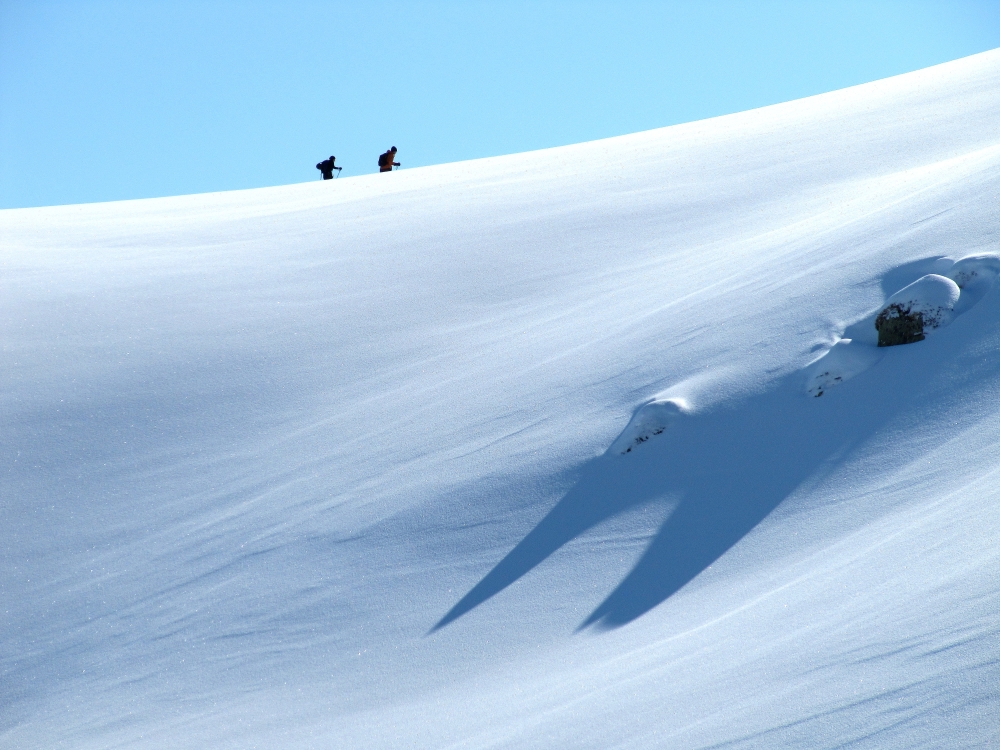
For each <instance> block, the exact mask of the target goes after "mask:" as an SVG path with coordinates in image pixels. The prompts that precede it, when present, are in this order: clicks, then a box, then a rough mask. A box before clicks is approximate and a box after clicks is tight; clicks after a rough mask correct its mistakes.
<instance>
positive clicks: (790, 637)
mask: <svg viewBox="0 0 1000 750" xmlns="http://www.w3.org/2000/svg"><path fill="white" fill-rule="evenodd" d="M998 122H1000V53H997V52H991V53H987V54H983V55H978V56H975V57H971V58H967V59H964V60H960V61H957V62H954V63H950V64H947V65H943V66H938V67H935V68H931V69H928V70H924V71H920V72H917V73H914V74H911V75H906V76H901V77H898V78H894V79H889V80H886V81H881V82H877V83H873V84H870V85H866V86H860V87H857V88H853V89H848V90H845V91H840V92H834V93H831V94H827V95H824V96H819V97H814V98H811V99H806V100H802V101H798V102H791V103H789V104H784V105H780V106H775V107H769V108H765V109H761V110H756V111H753V112H747V113H743V114H738V115H733V116H729V117H723V118H718V119H715V120H709V121H705V122H697V123H692V124H688V125H682V126H677V127H672V128H667V129H663V130H658V131H652V132H648V133H640V134H636V135H631V136H626V137H622V138H616V139H611V140H606V141H599V142H594V143H586V144H581V145H576V146H570V147H566V148H560V149H553V150H549V151H540V152H536V153H529V154H520V155H514V156H509V157H503V158H496V159H487V160H482V161H477V162H468V163H459V164H451V165H444V166H440V167H432V168H426V169H414V170H408V171H404V172H397V173H393V174H390V175H377V176H371V177H358V178H352V179H344V180H337V181H335V182H327V183H323V182H319V181H317V182H315V183H311V184H304V185H294V186H288V187H281V188H271V189H264V190H256V191H247V192H240V193H228V194H215V195H200V196H189V197H181V198H171V199H162V200H151V201H136V202H128V203H113V204H104V205H91V206H70V207H62V208H46V209H32V210H15V211H4V212H0V263H2V267H0V313H2V314H0V325H2V332H0V333H2V340H3V351H2V357H0V378H2V380H0V383H2V388H0V399H2V404H0V448H2V452H0V455H2V456H3V461H4V463H3V473H2V474H0V498H2V502H0V533H2V535H3V544H2V546H0V550H2V554H3V559H2V563H3V564H2V566H0V592H2V595H3V607H2V608H0V612H2V614H0V644H2V645H0V678H2V679H0V684H2V685H3V689H2V690H0V747H2V748H19V749H20V748H55V747H67V748H74V750H86V749H87V748H109V747H115V748H177V747H206V748H209V747H210V748H247V747H281V748H357V747H369V748H376V747H377V748H414V747H420V748H431V747H462V748H487V747H488V748H500V747H509V748H554V747H592V748H608V747H640V748H642V747H646V748H664V747H677V748H699V747H723V746H724V747H809V748H816V747H841V746H848V745H850V746H852V747H871V748H875V747H878V748H885V747H906V748H909V747H981V746H983V745H987V744H989V743H990V742H994V743H995V742H998V741H1000V712H998V711H997V710H996V706H997V704H998V701H1000V624H998V620H997V617H996V613H997V608H998V605H1000V575H998V563H1000V560H998V555H1000V547H998V545H997V539H998V538H1000V474H998V469H1000V397H998V396H1000V291H998V285H996V284H995V283H994V281H995V277H996V276H997V273H998V271H1000V260H998V258H997V256H998V253H1000V200H998V195H1000V131H998V129H997V123H998ZM925 277H931V279H932V280H931V282H921V283H922V284H923V286H919V285H918V287H916V288H917V289H924V286H926V285H927V284H928V283H930V284H931V285H932V286H934V285H936V286H935V288H936V289H937V290H938V291H942V290H951V291H949V292H948V295H945V296H946V297H947V299H946V300H945V304H944V305H943V306H942V305H941V304H939V305H938V308H939V309H940V312H941V317H940V318H939V319H938V320H937V323H938V324H939V325H938V327H937V328H934V329H928V334H927V335H926V337H925V338H924V339H923V340H920V341H917V342H916V343H913V344H909V345H905V346H891V347H881V348H880V347H878V346H877V343H878V340H877V336H878V332H877V330H876V328H875V325H874V323H875V319H876V317H877V315H878V314H879V312H880V311H881V310H882V309H884V308H885V307H886V305H887V304H888V303H889V301H890V300H891V299H892V298H893V295H896V294H897V293H898V292H900V291H901V290H904V289H908V288H910V285H911V284H913V283H914V282H917V281H918V280H920V279H924V278H925ZM952 283H954V288H953V287H952V286H950V284H952ZM955 288H957V289H958V290H959V291H958V296H957V299H952V298H953V297H954V296H955ZM925 291H926V290H925ZM910 292H913V288H910ZM907 294H908V295H909V296H913V295H911V294H910V293H909V292H908V293H907ZM949 295H950V296H949ZM931 296H933V295H931ZM917 297H919V299H917V298H914V299H910V300H909V302H912V303H914V304H916V303H917V302H920V303H921V304H923V302H926V301H927V299H929V297H927V296H926V295H924V294H923V292H921V295H917ZM939 302H940V300H939ZM946 318H950V322H948V324H947V325H946V326H945V325H943V324H944V323H945V322H947V321H946V320H945V319H946ZM823 373H826V374H825V375H824V374H823ZM817 389H818V390H819V391H821V392H822V394H823V397H822V398H815V396H817V395H820V393H819V392H817ZM629 449H630V450H629Z"/></svg>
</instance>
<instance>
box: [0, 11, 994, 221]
mask: <svg viewBox="0 0 1000 750" xmlns="http://www.w3.org/2000/svg"><path fill="white" fill-rule="evenodd" d="M995 47H1000V2H998V1H997V0H990V1H988V2H984V1H982V0H980V1H973V0H948V1H947V2H938V1H931V0H925V1H923V2H921V0H909V1H908V2H878V0H868V1H867V2H809V1H808V0H799V1H798V2H711V1H707V2H695V1H694V0H690V1H688V2H659V3H638V2H636V3H631V2H627V1H621V0H619V2H614V3H610V2H609V3H596V2H594V3H588V2H572V3H569V2H566V3H558V2H503V3H501V2H496V3H477V2H441V3H433V2H422V3H357V2H354V3H334V2H296V1H295V0H284V1H283V2H252V1H251V2H221V1H220V2H211V1H210V0H204V1H203V2H187V1H185V0H171V2H158V1H157V0H143V1H141V2H139V1H136V2H124V1H119V2H87V1H86V0H78V1H76V2H50V1H48V0H23V1H21V0H0V207H2V208H11V207H21V206H37V205H51V204H62V203H81V202H91V201H105V200H118V199H125V198H143V197H154V196H161V195H175V194H182V193H197V192H207V191H215V190H233V189H239V188H248V187H261V186H266V185H278V184H285V183H292V182H304V181H309V180H315V179H319V173H318V172H317V171H316V169H315V166H314V165H315V164H316V162H317V161H319V160H320V159H322V158H324V157H326V156H329V155H330V154H336V155H337V160H338V164H341V165H342V166H343V167H344V172H343V176H345V177H346V176H350V175H358V174H367V173H370V172H376V171H378V168H377V166H376V159H377V157H378V154H379V153H380V152H381V151H384V150H385V149H386V148H388V147H389V146H390V145H396V146H397V147H398V148H399V155H398V157H397V160H398V161H400V162H401V163H402V165H403V168H412V167H417V166H422V165H426V164H436V163H441V162H449V161H457V160H461V159H473V158H477V157H482V156H492V155H497V154H505V153H513V152H518V151H526V150H531V149H537V148H545V147H549V146H558V145H564V144H567V143H574V142H579V141H586V140H593V139H596V138H604V137H607V136H613V135H621V134H624V133H631V132H636V131H640V130H647V129H650V128H656V127H662V126H665V125H672V124H675V123H679V122H686V121H690V120H696V119H701V118H705V117H712V116H715V115H720V114H726V113H729V112H737V111H740V110H744V109H750V108H753V107H759V106H763V105H766V104H773V103H776V102H781V101H788V100H790V99H796V98H799V97H803V96H808V95H810V94H817V93H821V92H824V91H830V90H834V89H838V88H843V87H845V86H850V85H853V84H857V83H863V82H866V81H871V80H876V79H878V78H884V77H886V76H890V75H895V74H897V73H903V72H907V71H910V70H916V69H919V68H922V67H926V66H928V65H933V64H936V63H940V62H944V61H947V60H952V59H956V58H959V57H964V56H966V55H970V54H974V53H976V52H981V51H984V50H987V49H992V48H995Z"/></svg>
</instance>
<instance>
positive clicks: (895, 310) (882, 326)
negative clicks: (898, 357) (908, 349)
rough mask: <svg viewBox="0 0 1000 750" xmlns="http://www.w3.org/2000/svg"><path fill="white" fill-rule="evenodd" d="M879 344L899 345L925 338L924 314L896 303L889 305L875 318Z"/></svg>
mask: <svg viewBox="0 0 1000 750" xmlns="http://www.w3.org/2000/svg"><path fill="white" fill-rule="evenodd" d="M875 328H876V330H878V345H879V346H899V345H900V344H912V343H914V342H916V341H923V340H924V316H923V313H921V312H915V311H913V310H911V308H910V307H909V306H907V307H903V306H902V305H900V304H898V303H895V304H892V305H889V306H888V307H887V308H885V309H884V310H883V311H882V312H880V313H879V314H878V317H877V318H875Z"/></svg>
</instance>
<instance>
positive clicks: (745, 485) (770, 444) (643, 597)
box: [431, 374, 913, 632]
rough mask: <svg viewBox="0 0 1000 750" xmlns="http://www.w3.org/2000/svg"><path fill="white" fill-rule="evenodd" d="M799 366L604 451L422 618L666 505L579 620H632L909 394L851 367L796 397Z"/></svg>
mask: <svg viewBox="0 0 1000 750" xmlns="http://www.w3.org/2000/svg"><path fill="white" fill-rule="evenodd" d="M800 380H801V375H798V374H795V375H792V376H789V377H788V378H785V379H784V380H783V381H781V382H780V383H778V385H777V387H776V388H773V389H772V390H770V391H769V392H767V393H764V394H761V395H759V396H755V397H751V398H749V399H746V400H742V401H739V402H737V403H734V404H732V405H730V406H729V407H728V408H727V407H719V408H717V409H715V410H714V411H711V412H707V413H696V414H686V415H683V416H681V417H680V418H678V420H677V421H676V422H675V423H674V424H672V425H671V426H670V427H669V428H668V429H667V430H666V431H665V432H664V433H663V434H662V435H660V436H658V437H657V438H655V439H654V440H652V441H650V442H649V443H647V444H644V445H642V446H641V447H640V448H639V449H637V450H636V451H634V452H632V453H630V454H628V455H627V456H622V455H619V454H618V453H617V452H612V451H609V452H608V453H606V454H605V455H604V456H601V457H600V458H597V459H594V460H593V461H591V462H590V463H589V464H587V465H586V466H585V467H584V468H583V469H582V472H581V475H580V478H579V480H578V481H577V482H576V484H575V485H574V486H573V488H572V489H571V490H570V491H569V492H568V493H567V494H566V495H565V496H564V497H563V498H562V499H561V500H560V501H559V502H558V503H557V504H556V505H555V507H553V508H552V510H551V511H550V512H549V513H548V514H547V515H546V516H545V517H544V518H543V519H542V520H541V521H540V522H539V523H538V525H537V526H536V527H535V528H534V529H532V531H531V532H530V533H528V535H527V536H525V537H524V539H522V540H521V541H520V542H519V543H518V544H517V545H516V546H515V547H514V548H513V549H512V550H511V551H510V552H509V553H508V554H507V555H506V556H505V557H504V558H503V559H502V560H501V561H500V562H499V563H497V565H496V566H495V567H494V568H493V569H492V570H491V571H490V572H489V573H488V574H487V575H486V576H485V577H484V578H483V579H482V580H481V581H480V582H479V583H477V584H476V585H475V586H474V587H473V588H472V589H471V590H470V591H469V592H468V593H467V594H466V595H465V596H464V597H462V599H461V600H460V601H459V602H458V603H456V604H455V606H454V607H452V608H451V610H450V611H449V612H448V613H447V614H445V616H444V617H442V618H441V620H440V621H439V622H438V623H437V624H436V625H435V626H434V628H433V629H432V631H431V632H433V631H435V630H438V629H440V628H442V627H444V626H445V625H448V624H449V623H451V622H454V621H455V620H457V619H458V618H460V617H462V616H463V615H465V614H466V613H468V612H469V611H471V610H472V609H474V608H475V607H477V606H479V605H480V604H482V603H484V602H486V601H487V600H488V599H490V598H491V597H493V596H495V595H496V594H498V593H500V592H501V591H503V590H504V589H505V588H507V587H508V586H510V585H511V584H513V583H515V582H516V581H517V580H518V579H520V578H521V577H522V576H524V575H525V574H527V573H528V572H530V571H531V570H533V569H534V568H535V567H536V566H538V565H539V564H540V563H542V562H543V561H544V560H546V559H547V558H548V557H549V556H550V555H552V554H553V553H555V552H556V551H558V550H559V549H560V548H561V547H562V546H563V545H565V544H566V543H567V542H569V541H571V540H573V539H576V538H577V537H580V536H581V535H583V534H585V533H586V532H587V531H589V530H591V529H593V528H594V527H596V526H597V525H599V524H601V523H604V522H605V521H608V520H610V519H612V518H614V517H616V516H619V515H622V514H625V513H629V512H631V511H633V510H635V509H636V508H638V507H640V506H643V505H646V504H649V503H663V504H665V505H666V506H668V507H669V506H674V507H673V509H672V510H671V511H670V513H669V515H668V516H667V518H666V520H665V521H664V522H663V523H662V525H661V526H660V528H659V530H658V531H657V533H656V534H655V536H654V538H653V540H652V541H651V543H650V544H649V545H648V547H647V548H646V550H645V552H644V553H643V554H642V556H641V557H640V559H639V560H638V561H637V562H636V564H635V565H634V567H633V568H632V570H631V572H629V573H628V575H627V576H626V577H625V578H624V580H622V581H621V582H620V583H619V584H618V586H617V587H616V588H615V589H614V590H613V591H612V592H611V593H610V594H609V595H608V596H607V598H606V599H605V600H604V601H603V602H602V603H601V604H600V605H599V606H598V607H597V608H596V609H594V611H593V612H592V613H591V614H590V616H588V617H587V618H586V619H585V620H584V621H583V622H582V623H581V625H580V627H581V628H585V627H588V626H592V625H593V626H597V627H605V628H613V627H618V626H621V625H625V624H627V623H629V622H632V621H633V620H635V619H636V618H638V617H640V616H642V615H643V614H645V613H646V612H648V611H649V610H651V609H652V608H653V607H656V606H657V605H658V604H660V603H661V602H663V601H665V600H666V599H667V598H668V597H670V596H671V595H673V594H674V593H676V592H677V591H679V590H680V589H681V588H683V587H684V586H685V585H686V584H688V583H689V582H690V581H692V580H693V579H694V578H695V577H697V576H698V575H699V574H700V573H701V572H702V571H704V570H705V569H706V568H707V567H708V566H709V565H711V564H712V563H713V562H714V561H715V560H717V559H719V557H721V556H722V555H723V554H725V553H726V552H727V551H728V550H729V549H730V548H731V547H732V546H733V545H735V544H736V543H737V542H739V541H740V540H741V539H742V538H743V537H744V536H746V535H747V534H748V533H749V532H750V531H751V530H752V529H753V528H754V527H755V526H757V524H759V523H760V522H761V521H762V520H763V519H764V518H766V517H767V516H768V515H769V514H770V513H771V512H772V511H773V510H774V509H775V508H776V507H778V505H780V504H781V503H782V501H784V500H785V499H786V498H787V497H788V496H789V495H790V494H791V493H792V492H793V491H794V490H795V489H796V488H797V487H798V486H800V485H801V484H802V483H803V482H804V481H805V480H806V479H808V478H809V477H811V476H813V475H815V474H816V473H817V472H819V471H822V469H823V465H824V464H825V463H826V462H828V461H829V460H831V459H834V458H836V459H843V457H844V455H845V454H846V453H849V452H851V451H852V450H853V449H855V448H856V447H857V446H859V445H862V444H864V443H865V442H866V441H867V440H868V439H869V438H870V437H871V436H872V435H873V434H874V433H875V432H876V431H877V430H878V429H879V428H880V427H881V426H882V425H884V424H885V423H886V422H887V421H888V420H892V419H894V418H895V417H896V416H899V412H900V411H901V410H903V409H909V408H913V406H912V394H907V395H905V396H904V395H902V394H900V393H898V392H896V390H898V389H896V390H894V389H892V388H888V387H880V386H879V385H878V379H876V378H871V377H861V378H858V379H857V382H856V383H854V384H852V386H853V387H851V388H849V389H844V392H843V394H842V396H843V397H839V398H837V399H835V400H829V401H827V402H818V401H816V400H814V399H809V398H804V397H803V395H802V392H801V388H800Z"/></svg>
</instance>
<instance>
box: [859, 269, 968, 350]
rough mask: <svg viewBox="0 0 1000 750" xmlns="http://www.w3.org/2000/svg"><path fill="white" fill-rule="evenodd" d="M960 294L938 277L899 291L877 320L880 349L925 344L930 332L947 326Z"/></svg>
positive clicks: (956, 285)
mask: <svg viewBox="0 0 1000 750" xmlns="http://www.w3.org/2000/svg"><path fill="white" fill-rule="evenodd" d="M960 294H961V290H960V289H959V288H958V284H956V283H955V282H954V281H952V280H951V279H949V278H946V277H944V276H939V275H938V274H936V273H931V274H928V275H927V276H924V277H923V278H920V279H917V280H916V281H914V282H913V283H912V284H910V285H909V286H907V287H904V288H903V289H900V290H899V291H898V292H896V293H895V294H894V295H892V297H890V298H889V301H888V302H887V303H886V304H885V307H883V308H882V309H881V310H880V311H879V313H878V315H877V316H875V328H876V330H877V331H878V345H879V346H897V345H899V344H912V343H914V342H917V341H923V339H924V336H925V335H926V334H927V332H928V331H931V330H933V329H935V328H938V327H940V326H945V325H948V323H950V322H951V319H952V312H953V310H954V309H955V303H956V302H958V298H959V295H960Z"/></svg>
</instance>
